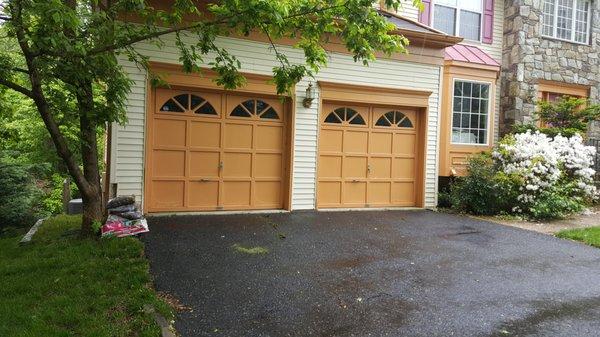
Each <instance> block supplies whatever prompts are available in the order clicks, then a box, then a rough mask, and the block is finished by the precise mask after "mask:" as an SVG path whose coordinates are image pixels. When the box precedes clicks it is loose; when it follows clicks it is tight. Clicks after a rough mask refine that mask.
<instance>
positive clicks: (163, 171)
mask: <svg viewBox="0 0 600 337" xmlns="http://www.w3.org/2000/svg"><path fill="white" fill-rule="evenodd" d="M152 171H153V172H152V173H153V176H154V177H158V178H165V177H183V176H185V151H173V150H156V151H155V152H154V156H153V157H152Z"/></svg>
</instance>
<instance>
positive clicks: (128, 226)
mask: <svg viewBox="0 0 600 337" xmlns="http://www.w3.org/2000/svg"><path fill="white" fill-rule="evenodd" d="M100 230H101V233H102V236H103V237H104V236H116V237H118V238H120V237H124V236H130V235H136V234H140V233H146V232H149V231H150V230H149V229H148V222H147V221H146V219H144V218H142V219H137V220H128V219H125V218H121V217H120V216H117V215H114V214H111V215H109V216H108V218H107V219H106V223H105V224H104V225H103V226H102V228H101V229H100Z"/></svg>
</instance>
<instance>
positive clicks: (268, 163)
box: [254, 153, 283, 179]
mask: <svg viewBox="0 0 600 337" xmlns="http://www.w3.org/2000/svg"><path fill="white" fill-rule="evenodd" d="M282 160H283V159H282V155H280V154H276V153H258V154H256V159H255V166H256V168H255V170H254V176H255V177H256V178H272V179H273V178H275V179H279V178H280V177H281V174H282V172H281V168H282V164H283V163H282Z"/></svg>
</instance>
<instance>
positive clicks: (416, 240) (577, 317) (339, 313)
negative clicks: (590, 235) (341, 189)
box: [144, 211, 600, 337]
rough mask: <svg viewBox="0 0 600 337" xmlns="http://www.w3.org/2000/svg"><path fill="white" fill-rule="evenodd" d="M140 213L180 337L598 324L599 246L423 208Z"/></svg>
mask: <svg viewBox="0 0 600 337" xmlns="http://www.w3.org/2000/svg"><path fill="white" fill-rule="evenodd" d="M149 223H150V230H151V232H150V233H148V234H146V236H145V237H144V241H145V242H146V244H147V246H146V247H147V248H146V251H147V255H148V257H149V258H150V263H151V270H152V273H153V275H154V277H155V285H156V288H157V289H158V290H159V291H164V292H168V293H170V294H172V295H173V296H175V297H176V298H178V299H179V300H180V301H181V302H182V304H183V305H186V306H189V307H191V308H192V311H187V312H181V313H179V314H178V318H177V320H176V323H175V326H176V328H177V330H178V332H179V333H180V334H181V335H182V336H232V337H233V336H235V337H252V336H265V337H266V336H270V337H279V336H298V337H300V336H303V337H304V336H320V337H329V336H357V337H365V336H374V337H379V336H427V337H432V336H570V337H574V336H600V250H598V249H595V248H591V247H587V246H585V245H582V244H578V243H574V242H570V241H566V240H560V239H557V238H554V237H552V236H548V235H543V234H539V233H534V232H529V231H525V230H521V229H518V228H511V227H506V226H503V225H498V224H493V223H489V222H485V221H480V220H477V219H472V218H467V217H460V216H455V215H450V214H440V213H434V212H431V211H368V212H294V213H289V214H271V215H259V214H253V215H227V216H222V215H218V216H216V215H210V216H177V217H155V218H150V219H149ZM284 237H285V238H284ZM236 247H238V248H239V247H244V248H253V247H262V248H266V249H268V253H267V254H250V253H249V252H243V251H242V250H243V249H236Z"/></svg>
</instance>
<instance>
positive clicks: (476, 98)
mask: <svg viewBox="0 0 600 337" xmlns="http://www.w3.org/2000/svg"><path fill="white" fill-rule="evenodd" d="M489 105H490V85H489V84H486V83H477V82H468V81H455V82H454V97H453V104H452V106H453V110H452V112H453V113H452V143H453V144H469V145H485V144H487V139H488V117H489Z"/></svg>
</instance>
